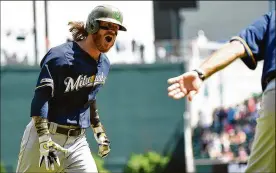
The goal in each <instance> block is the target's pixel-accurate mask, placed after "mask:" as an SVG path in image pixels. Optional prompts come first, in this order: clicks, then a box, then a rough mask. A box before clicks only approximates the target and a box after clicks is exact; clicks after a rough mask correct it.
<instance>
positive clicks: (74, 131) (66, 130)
mask: <svg viewBox="0 0 276 173" xmlns="http://www.w3.org/2000/svg"><path fill="white" fill-rule="evenodd" d="M48 127H49V128H51V123H48ZM51 129H52V128H51ZM54 129H55V130H54V131H55V132H56V133H59V134H63V135H66V136H68V137H69V136H79V135H81V134H83V133H84V131H85V129H82V128H76V129H72V128H65V127H61V126H59V125H58V124H56V125H55V128H54Z"/></svg>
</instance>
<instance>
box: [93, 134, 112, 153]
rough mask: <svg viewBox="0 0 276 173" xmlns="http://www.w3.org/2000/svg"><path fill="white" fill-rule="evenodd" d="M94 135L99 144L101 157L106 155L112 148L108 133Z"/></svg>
mask: <svg viewBox="0 0 276 173" xmlns="http://www.w3.org/2000/svg"><path fill="white" fill-rule="evenodd" d="M94 136H95V139H96V141H97V142H98V145H99V151H98V155H99V156H100V157H101V158H104V157H106V156H107V155H108V153H109V152H110V150H111V149H110V141H109V139H108V138H107V136H106V134H105V133H103V132H101V133H97V134H94Z"/></svg>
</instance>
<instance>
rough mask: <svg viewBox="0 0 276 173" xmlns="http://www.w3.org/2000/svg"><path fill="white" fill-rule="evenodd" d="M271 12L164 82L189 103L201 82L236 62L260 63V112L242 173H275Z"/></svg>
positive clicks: (175, 96)
mask: <svg viewBox="0 0 276 173" xmlns="http://www.w3.org/2000/svg"><path fill="white" fill-rule="evenodd" d="M275 45H276V43H275V11H272V12H268V13H266V14H264V15H263V16H261V17H260V18H259V19H257V20H256V21H255V22H253V23H252V24H251V25H249V26H248V27H247V28H245V29H243V30H242V31H241V32H240V33H239V35H238V36H235V37H233V38H232V39H231V40H230V41H229V43H227V44H226V45H225V46H223V47H222V48H221V49H219V50H218V51H216V52H215V53H213V54H212V55H211V56H210V57H209V58H207V59H206V60H205V61H204V62H203V63H202V64H201V65H200V67H199V68H198V69H195V70H193V71H189V72H186V73H184V74H182V75H180V76H177V77H174V78H170V79H168V83H169V84H170V86H169V87H168V95H169V97H172V98H173V99H181V98H183V97H185V96H187V97H188V100H189V101H191V100H192V99H193V96H194V95H195V94H196V93H197V92H199V89H200V87H201V85H202V84H203V82H204V80H206V79H207V78H208V77H210V76H211V75H213V74H214V73H216V72H218V71H220V70H222V69H224V68H225V67H226V66H228V65H230V64H231V63H232V62H233V61H235V60H236V59H238V58H241V60H242V61H243V62H244V63H245V64H246V65H247V67H249V68H250V69H252V70H254V69H255V68H256V66H257V62H258V61H261V60H263V61H264V66H263V73H262V79H261V82H262V90H263V93H262V108H261V110H260V112H259V114H260V115H259V117H258V119H257V126H256V133H255V138H254V143H253V147H252V149H251V155H250V157H249V160H248V166H247V169H246V172H275V82H276V81H275V76H276V69H275V65H276V62H275V53H276V52H275Z"/></svg>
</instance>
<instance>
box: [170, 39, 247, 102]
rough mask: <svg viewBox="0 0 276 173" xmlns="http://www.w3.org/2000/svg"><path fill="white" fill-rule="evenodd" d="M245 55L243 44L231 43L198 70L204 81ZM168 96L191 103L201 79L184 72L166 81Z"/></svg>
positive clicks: (194, 74)
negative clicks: (186, 97)
mask: <svg viewBox="0 0 276 173" xmlns="http://www.w3.org/2000/svg"><path fill="white" fill-rule="evenodd" d="M245 55H246V51H245V48H244V46H243V44H242V43H241V42H239V41H232V42H229V43H227V44H225V45H224V46H223V47H222V48H220V49H219V50H217V51H216V52H214V53H213V54H212V55H211V56H209V57H208V58H207V59H206V60H205V61H204V62H203V63H202V64H201V65H200V68H199V69H198V70H199V71H200V72H202V73H203V76H204V79H206V78H208V77H210V76H211V75H213V74H214V73H216V72H218V71H220V70H222V69H223V68H225V67H227V66H228V65H230V64H231V63H232V62H233V61H235V60H236V59H238V58H240V57H243V56H245ZM168 83H169V84H170V86H169V87H168V96H169V97H172V98H173V99H181V98H183V97H185V96H188V100H189V101H191V100H192V98H193V96H194V95H195V94H197V93H198V91H199V89H200V87H201V85H202V83H203V79H202V78H200V76H199V75H198V74H197V72H195V71H191V72H186V73H184V74H182V75H180V76H177V77H174V78H170V79H168Z"/></svg>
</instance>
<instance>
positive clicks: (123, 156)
mask: <svg viewBox="0 0 276 173" xmlns="http://www.w3.org/2000/svg"><path fill="white" fill-rule="evenodd" d="M99 4H111V5H114V6H116V7H118V8H119V9H120V10H121V11H122V12H123V14H124V24H125V25H126V27H127V28H128V32H120V33H119V35H118V37H117V41H116V43H115V44H114V47H113V48H112V49H111V51H110V52H108V53H107V55H108V57H109V59H110V61H111V64H112V67H111V71H110V74H109V77H108V80H107V82H106V85H105V87H104V88H103V89H102V91H101V92H100V93H99V94H98V97H97V100H98V102H99V112H100V115H101V120H102V122H103V124H104V125H105V128H106V131H107V135H108V137H109V138H110V140H111V149H112V150H111V154H110V155H109V156H108V157H107V158H105V159H104V160H103V159H99V158H98V157H97V155H96V153H97V150H98V147H97V145H96V141H95V140H94V137H93V135H92V132H91V131H90V130H89V132H88V133H87V137H88V141H89V143H90V146H91V151H92V154H93V156H94V157H95V159H96V162H97V166H98V167H99V170H100V171H107V172H108V171H109V172H118V173H119V172H126V173H141V172H143V173H157V172H158V173H159V172H168V173H169V172H170V173H171V172H174V173H178V172H220V173H221V172H241V171H243V170H244V168H245V167H246V162H247V158H248V155H249V154H250V147H251V144H252V139H253V136H254V132H255V125H256V117H257V116H258V113H257V111H258V109H259V107H260V95H261V84H260V79H261V71H262V62H259V64H258V67H257V69H256V70H254V71H252V70H249V69H248V68H247V67H246V66H245V65H244V64H243V63H242V62H241V61H240V60H237V61H235V62H234V63H233V64H232V65H230V66H229V67H227V68H226V69H225V70H224V71H222V72H218V73H217V74H215V75H213V76H212V77H211V78H210V79H208V80H207V81H206V83H205V85H204V86H203V87H202V88H201V92H200V93H199V94H198V95H197V96H196V97H195V99H194V101H193V102H187V101H186V99H183V100H180V101H175V100H172V99H170V98H168V96H167V86H168V85H167V79H168V78H170V77H173V76H177V75H179V74H181V73H183V72H185V71H188V70H191V69H193V68H195V67H197V66H198V65H199V64H200V63H201V61H202V60H203V59H204V58H206V57H207V56H208V55H210V54H211V53H212V52H214V51H215V50H217V49H218V48H220V47H221V46H222V45H223V44H224V43H226V42H227V41H228V40H229V39H230V38H231V37H232V36H235V35H237V34H238V33H239V31H240V30H242V29H243V28H245V27H246V26H248V25H249V24H251V23H252V22H253V21H254V20H256V19H257V18H258V17H260V16H261V15H262V14H264V13H266V12H268V11H271V10H275V1H196V0H194V1H183V2H180V1H179V2H178V1H175V2H173V1H67V2H66V1H1V172H4V171H6V172H14V171H15V169H16V165H17V157H18V153H19V147H20V142H21V137H22V135H23V133H24V129H25V126H26V125H27V123H28V122H29V121H30V117H29V112H30V103H31V99H32V97H33V91H34V87H35V84H36V80H37V77H38V73H39V70H40V68H39V63H40V61H41V59H42V58H43V56H44V55H45V54H46V53H47V51H48V50H49V49H50V48H51V47H54V46H57V45H59V44H62V43H64V42H66V41H70V40H71V35H70V33H69V28H68V25H67V24H68V22H69V21H74V20H76V21H86V17H87V15H88V14H89V13H90V11H91V10H92V9H93V8H94V7H95V6H97V5H99ZM89 136H90V137H89Z"/></svg>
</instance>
